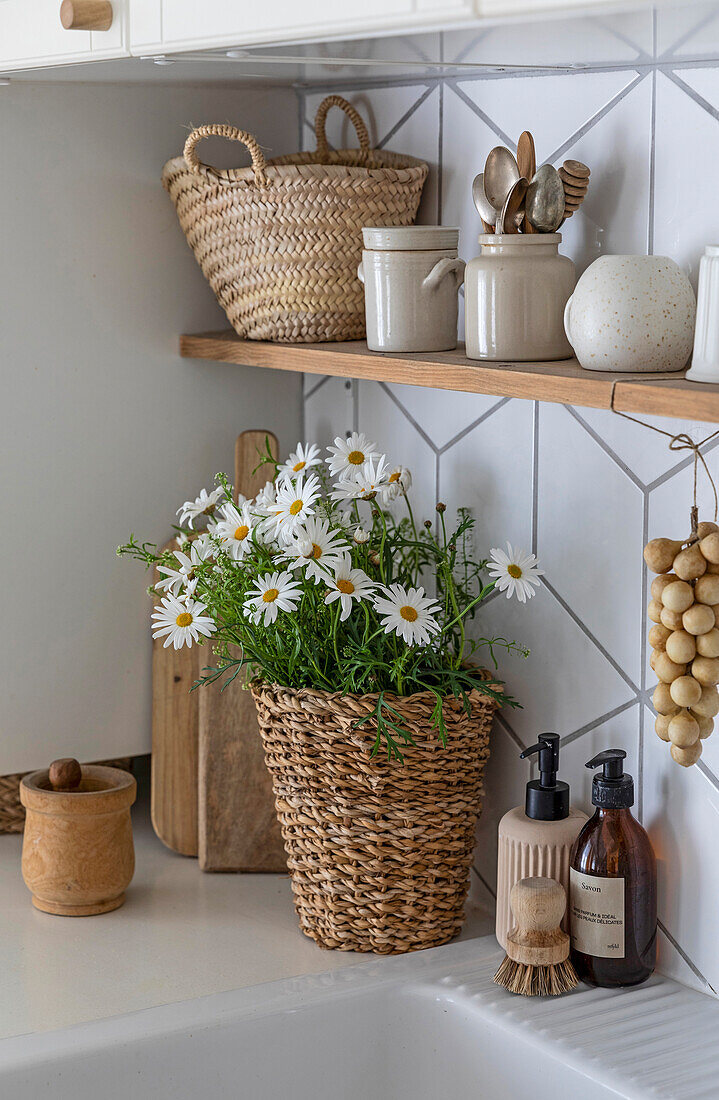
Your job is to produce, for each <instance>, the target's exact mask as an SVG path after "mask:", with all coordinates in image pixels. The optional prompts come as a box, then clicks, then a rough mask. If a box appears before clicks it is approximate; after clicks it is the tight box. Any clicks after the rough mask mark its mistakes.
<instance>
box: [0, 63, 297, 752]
mask: <svg viewBox="0 0 719 1100" xmlns="http://www.w3.org/2000/svg"><path fill="white" fill-rule="evenodd" d="M296 118H297V113H296V103H295V100H294V96H293V95H292V93H291V92H290V91H288V90H284V91H279V90H268V89H265V90H257V91H254V90H253V91H252V92H247V91H240V90H237V89H234V90H232V89H227V88H225V89H224V90H222V89H207V88H205V89H200V88H192V87H189V88H188V87H182V88H180V87H167V86H164V87H158V86H153V87H143V86H131V87H128V86H108V85H92V86H88V85H86V86H82V85H80V86H77V85H75V86H69V85H48V84H45V85H33V86H31V85H27V84H24V85H20V84H18V85H13V86H11V87H8V88H2V89H0V150H1V153H0V195H1V196H2V207H1V214H0V219H1V225H2V230H1V233H0V240H1V241H2V259H1V263H0V357H1V359H0V362H1V366H0V370H1V372H2V374H1V378H2V401H1V403H0V417H1V420H0V455H1V458H0V485H1V486H2V489H1V496H0V499H1V500H2V502H3V524H2V530H3V536H4V539H3V541H4V547H3V554H2V572H1V573H0V577H1V589H2V608H3V613H2V625H1V626H0V667H2V670H3V673H2V680H1V681H0V774H5V773H8V772H13V771H20V770H25V769H30V768H34V767H41V766H43V765H45V764H47V763H48V762H49V761H50V760H52V759H53V758H54V757H57V756H64V755H73V756H78V757H80V758H81V759H86V760H87V759H98V758H100V757H105V756H111V755H115V754H118V755H119V754H130V753H142V752H147V751H149V748H150V636H149V630H148V623H149V619H148V613H149V607H148V603H149V601H148V599H147V597H146V596H145V595H144V585H145V584H146V583H147V582H146V579H145V574H144V571H143V570H142V567H141V566H139V565H137V564H135V563H133V562H130V561H129V560H127V559H119V558H117V557H116V555H115V548H116V547H117V545H118V544H119V543H121V542H124V541H125V540H126V539H127V537H128V535H129V534H130V532H135V533H136V534H137V535H141V536H143V537H145V538H148V539H150V540H153V541H164V540H166V539H167V538H168V537H169V536H170V535H171V533H172V531H171V524H172V522H173V519H174V513H175V510H176V508H177V507H178V506H179V505H180V504H181V503H182V501H183V500H185V499H186V497H187V496H188V495H192V494H194V493H195V492H196V491H198V490H199V489H200V487H201V486H203V485H209V483H210V481H211V479H212V477H213V475H214V474H215V472H216V471H217V470H221V469H224V470H228V471H230V472H231V471H232V463H233V445H234V439H235V436H236V435H237V433H238V431H240V430H242V429H244V428H255V427H267V428H270V429H272V430H273V431H275V432H276V433H277V434H278V436H279V438H280V440H281V442H282V443H283V444H285V445H289V444H290V443H293V442H294V441H295V440H296V439H297V436H298V425H299V379H298V377H297V376H292V375H277V374H275V373H274V372H264V373H263V372H262V371H259V370H253V369H251V368H240V367H232V366H226V365H221V364H214V365H213V364H210V363H201V362H190V361H187V360H183V359H180V358H179V355H178V337H179V334H180V333H181V332H183V331H186V332H192V331H200V330H203V329H211V328H224V327H226V325H227V322H226V320H225V318H224V315H223V314H222V313H221V311H220V310H219V308H218V307H217V305H216V303H215V301H214V297H213V295H212V292H211V291H210V289H209V287H208V286H207V284H206V283H205V280H204V278H203V276H202V274H201V272H200V270H199V268H198V267H197V265H196V263H195V261H194V258H193V257H192V254H191V253H190V250H189V249H188V247H187V245H186V243H185V240H184V237H183V236H182V233H181V231H180V229H179V226H178V225H177V220H176V217H175V213H174V210H173V209H172V206H171V203H170V201H169V199H168V197H167V195H166V193H165V192H164V191H163V189H162V187H161V184H160V171H161V169H162V165H163V163H164V161H165V160H166V159H168V158H169V157H170V156H175V155H177V154H178V153H180V152H181V150H182V146H183V143H184V138H185V136H186V133H187V126H188V124H189V123H192V122H194V123H200V122H225V121H232V122H233V123H235V124H236V125H239V126H242V127H244V128H246V129H249V130H256V132H257V133H258V135H260V140H261V141H262V144H263V145H264V146H265V147H266V148H270V149H272V150H273V151H274V152H276V153H282V152H288V151H290V150H291V149H292V148H293V147H294V146H295V144H296V140H297V137H296ZM231 155H232V156H234V158H235V161H234V162H235V163H245V161H244V160H241V157H242V153H241V152H240V151H239V150H238V149H236V150H234V151H233V152H232V154H231Z"/></svg>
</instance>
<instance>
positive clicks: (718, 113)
mask: <svg viewBox="0 0 719 1100" xmlns="http://www.w3.org/2000/svg"><path fill="white" fill-rule="evenodd" d="M663 71H664V75H665V76H666V78H667V80H671V82H672V84H676V86H677V88H680V89H681V91H683V92H684V94H685V95H688V96H689V98H690V99H693V100H694V102H695V103H696V104H697V105H698V106H699V107H701V108H702V110H704V111H706V112H707V114H709V115H711V116H712V118H713V119H716V120H717V121H719V110H717V108H716V107H713V106H712V105H711V103H710V102H709V100H708V99H705V98H704V96H702V95H699V92H695V91H694V89H693V88H692V87H691V86H690V85H689V84H687V83H686V81H684V80H682V78H681V77H680V76H677V74H676V73H675V72H674V70H673V69H666V70H663Z"/></svg>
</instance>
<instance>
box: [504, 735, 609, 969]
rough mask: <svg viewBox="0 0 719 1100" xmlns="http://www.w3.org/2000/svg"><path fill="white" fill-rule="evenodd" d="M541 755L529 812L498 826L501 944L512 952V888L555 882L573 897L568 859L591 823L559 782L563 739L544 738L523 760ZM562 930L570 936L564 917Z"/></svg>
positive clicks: (523, 809) (517, 811)
mask: <svg viewBox="0 0 719 1100" xmlns="http://www.w3.org/2000/svg"><path fill="white" fill-rule="evenodd" d="M535 752H536V753H537V761H538V764H539V779H532V780H531V781H530V782H529V783H527V795H526V799H525V803H524V806H516V807H515V808H514V809H513V810H510V811H509V813H506V814H505V815H504V817H503V818H502V820H501V821H500V823H499V852H498V860H497V928H496V932H497V939H498V940H499V943H500V945H501V946H502V947H503V948H504V949H505V950H506V949H507V936H508V935H509V933H510V931H511V930H512V926H513V924H514V921H513V918H512V909H511V906H510V903H509V898H510V894H511V892H512V887H513V886H514V884H515V883H516V882H519V881H520V880H521V879H523V878H538V877H539V878H552V879H555V880H556V881H557V882H561V884H562V886H563V887H564V890H565V892H566V893H567V895H568V894H569V853H570V851H571V848H572V844H573V843H574V841H575V840H576V838H577V835H578V833H579V830H580V829H581V828H582V826H583V825H584V823H585V822H586V821H588V820H589V819H588V817H587V815H586V814H585V813H582V811H581V810H575V809H574V807H573V806H570V805H569V785H568V784H567V783H563V782H562V781H561V780H557V771H558V770H559V734H557V733H540V735H539V738H538V740H537V744H536V745H532V747H531V748H529V749H525V750H524V752H523V753H521V754H520V759H522V760H525V759H526V758H527V757H528V756H532V755H533V754H534V753H535ZM562 927H563V928H564V930H565V931H566V930H567V917H566V914H565V917H564V920H563V922H562Z"/></svg>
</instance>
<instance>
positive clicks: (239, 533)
mask: <svg viewBox="0 0 719 1100" xmlns="http://www.w3.org/2000/svg"><path fill="white" fill-rule="evenodd" d="M249 533H250V529H249V527H248V526H247V524H246V523H241V524H240V526H239V527H236V528H235V538H236V539H237V541H238V542H242V540H243V539H246V538H247V536H248V535H249Z"/></svg>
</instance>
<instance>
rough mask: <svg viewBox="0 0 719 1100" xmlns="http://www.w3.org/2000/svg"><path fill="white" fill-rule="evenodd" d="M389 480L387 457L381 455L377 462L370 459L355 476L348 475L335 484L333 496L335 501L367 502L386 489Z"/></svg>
mask: <svg viewBox="0 0 719 1100" xmlns="http://www.w3.org/2000/svg"><path fill="white" fill-rule="evenodd" d="M388 478H389V471H388V469H387V458H386V456H385V455H380V456H379V458H377V459H376V460H375V459H374V458H369V459H367V461H366V462H365V463H364V465H363V466H361V467H360V469H359V470H357V471H355V473H354V474H347V475H346V476H345V477H341V478H340V479H339V481H336V482H335V489H336V492H334V493H333V494H332V496H333V498H334V499H335V500H367V498H368V497H372V496H373V494H376V493H381V492H382V490H383V489H385V488H386V486H387V479H388Z"/></svg>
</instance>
